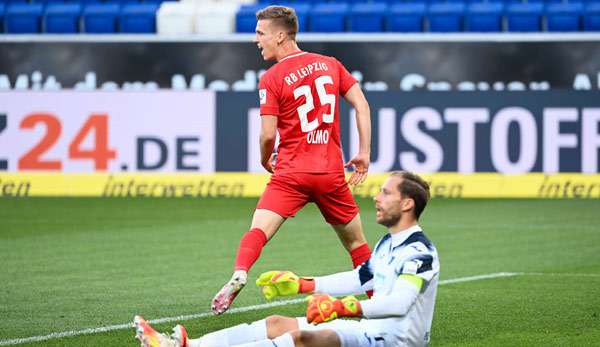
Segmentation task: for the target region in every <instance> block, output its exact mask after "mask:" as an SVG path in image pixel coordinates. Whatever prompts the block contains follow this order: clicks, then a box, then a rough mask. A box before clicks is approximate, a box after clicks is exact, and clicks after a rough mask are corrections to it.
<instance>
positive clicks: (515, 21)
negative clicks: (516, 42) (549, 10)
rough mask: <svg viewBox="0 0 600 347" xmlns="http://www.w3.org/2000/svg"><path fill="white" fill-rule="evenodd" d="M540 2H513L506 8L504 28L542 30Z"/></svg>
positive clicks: (542, 6)
mask: <svg viewBox="0 0 600 347" xmlns="http://www.w3.org/2000/svg"><path fill="white" fill-rule="evenodd" d="M543 9H544V5H543V4H541V3H514V4H509V5H508V7H507V9H506V29H507V30H508V31H518V32H535V31H541V30H542V14H543Z"/></svg>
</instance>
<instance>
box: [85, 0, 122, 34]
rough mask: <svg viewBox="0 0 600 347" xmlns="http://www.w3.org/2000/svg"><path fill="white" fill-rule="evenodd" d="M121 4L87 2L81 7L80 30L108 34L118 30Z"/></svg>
mask: <svg viewBox="0 0 600 347" xmlns="http://www.w3.org/2000/svg"><path fill="white" fill-rule="evenodd" d="M120 13H121V6H120V5H119V4H117V3H106V4H104V3H98V4H94V3H92V4H88V5H85V7H84V8H83V15H82V23H83V26H82V28H81V31H83V32H85V33H90V34H110V33H116V32H117V31H118V25H117V23H118V18H119V14H120Z"/></svg>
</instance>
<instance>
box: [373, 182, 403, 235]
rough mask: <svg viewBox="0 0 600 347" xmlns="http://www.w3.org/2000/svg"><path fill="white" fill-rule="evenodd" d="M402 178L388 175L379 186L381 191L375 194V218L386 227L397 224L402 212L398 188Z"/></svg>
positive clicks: (401, 201) (401, 200) (400, 195)
mask: <svg viewBox="0 0 600 347" xmlns="http://www.w3.org/2000/svg"><path fill="white" fill-rule="evenodd" d="M401 182H402V178H401V177H398V176H390V177H388V179H387V180H385V182H384V183H383V186H381V191H380V192H379V193H378V194H377V195H376V196H375V209H376V210H377V214H376V215H375V220H376V221H377V223H378V224H381V225H384V226H386V227H388V228H390V227H392V226H394V225H396V224H398V222H400V219H401V218H402V214H403V205H404V200H405V199H402V194H400V191H399V190H398V185H399V184H400V183H401Z"/></svg>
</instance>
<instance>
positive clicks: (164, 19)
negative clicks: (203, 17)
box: [156, 1, 196, 35]
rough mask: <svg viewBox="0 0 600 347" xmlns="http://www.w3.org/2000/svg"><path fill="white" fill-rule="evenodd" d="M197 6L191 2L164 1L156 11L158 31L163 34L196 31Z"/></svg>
mask: <svg viewBox="0 0 600 347" xmlns="http://www.w3.org/2000/svg"><path fill="white" fill-rule="evenodd" d="M195 13H196V6H195V5H194V4H193V3H190V2H172V1H168V2H163V3H162V4H161V5H160V7H159V8H158V12H156V32H157V33H159V34H163V35H183V34H192V33H194V15H195Z"/></svg>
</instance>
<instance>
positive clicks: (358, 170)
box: [344, 153, 371, 185]
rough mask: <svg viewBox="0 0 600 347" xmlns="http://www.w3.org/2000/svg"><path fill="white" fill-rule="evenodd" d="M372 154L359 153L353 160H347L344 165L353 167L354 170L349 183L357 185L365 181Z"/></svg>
mask: <svg viewBox="0 0 600 347" xmlns="http://www.w3.org/2000/svg"><path fill="white" fill-rule="evenodd" d="M370 160H371V156H370V155H369V154H363V153H358V154H357V155H356V156H355V157H354V158H352V160H350V161H349V162H347V163H346V164H345V165H344V167H346V168H349V167H352V168H353V169H354V172H352V175H350V178H349V179H348V184H350V185H357V184H361V183H363V182H364V181H365V180H366V179H367V174H368V173H369V162H370Z"/></svg>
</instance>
